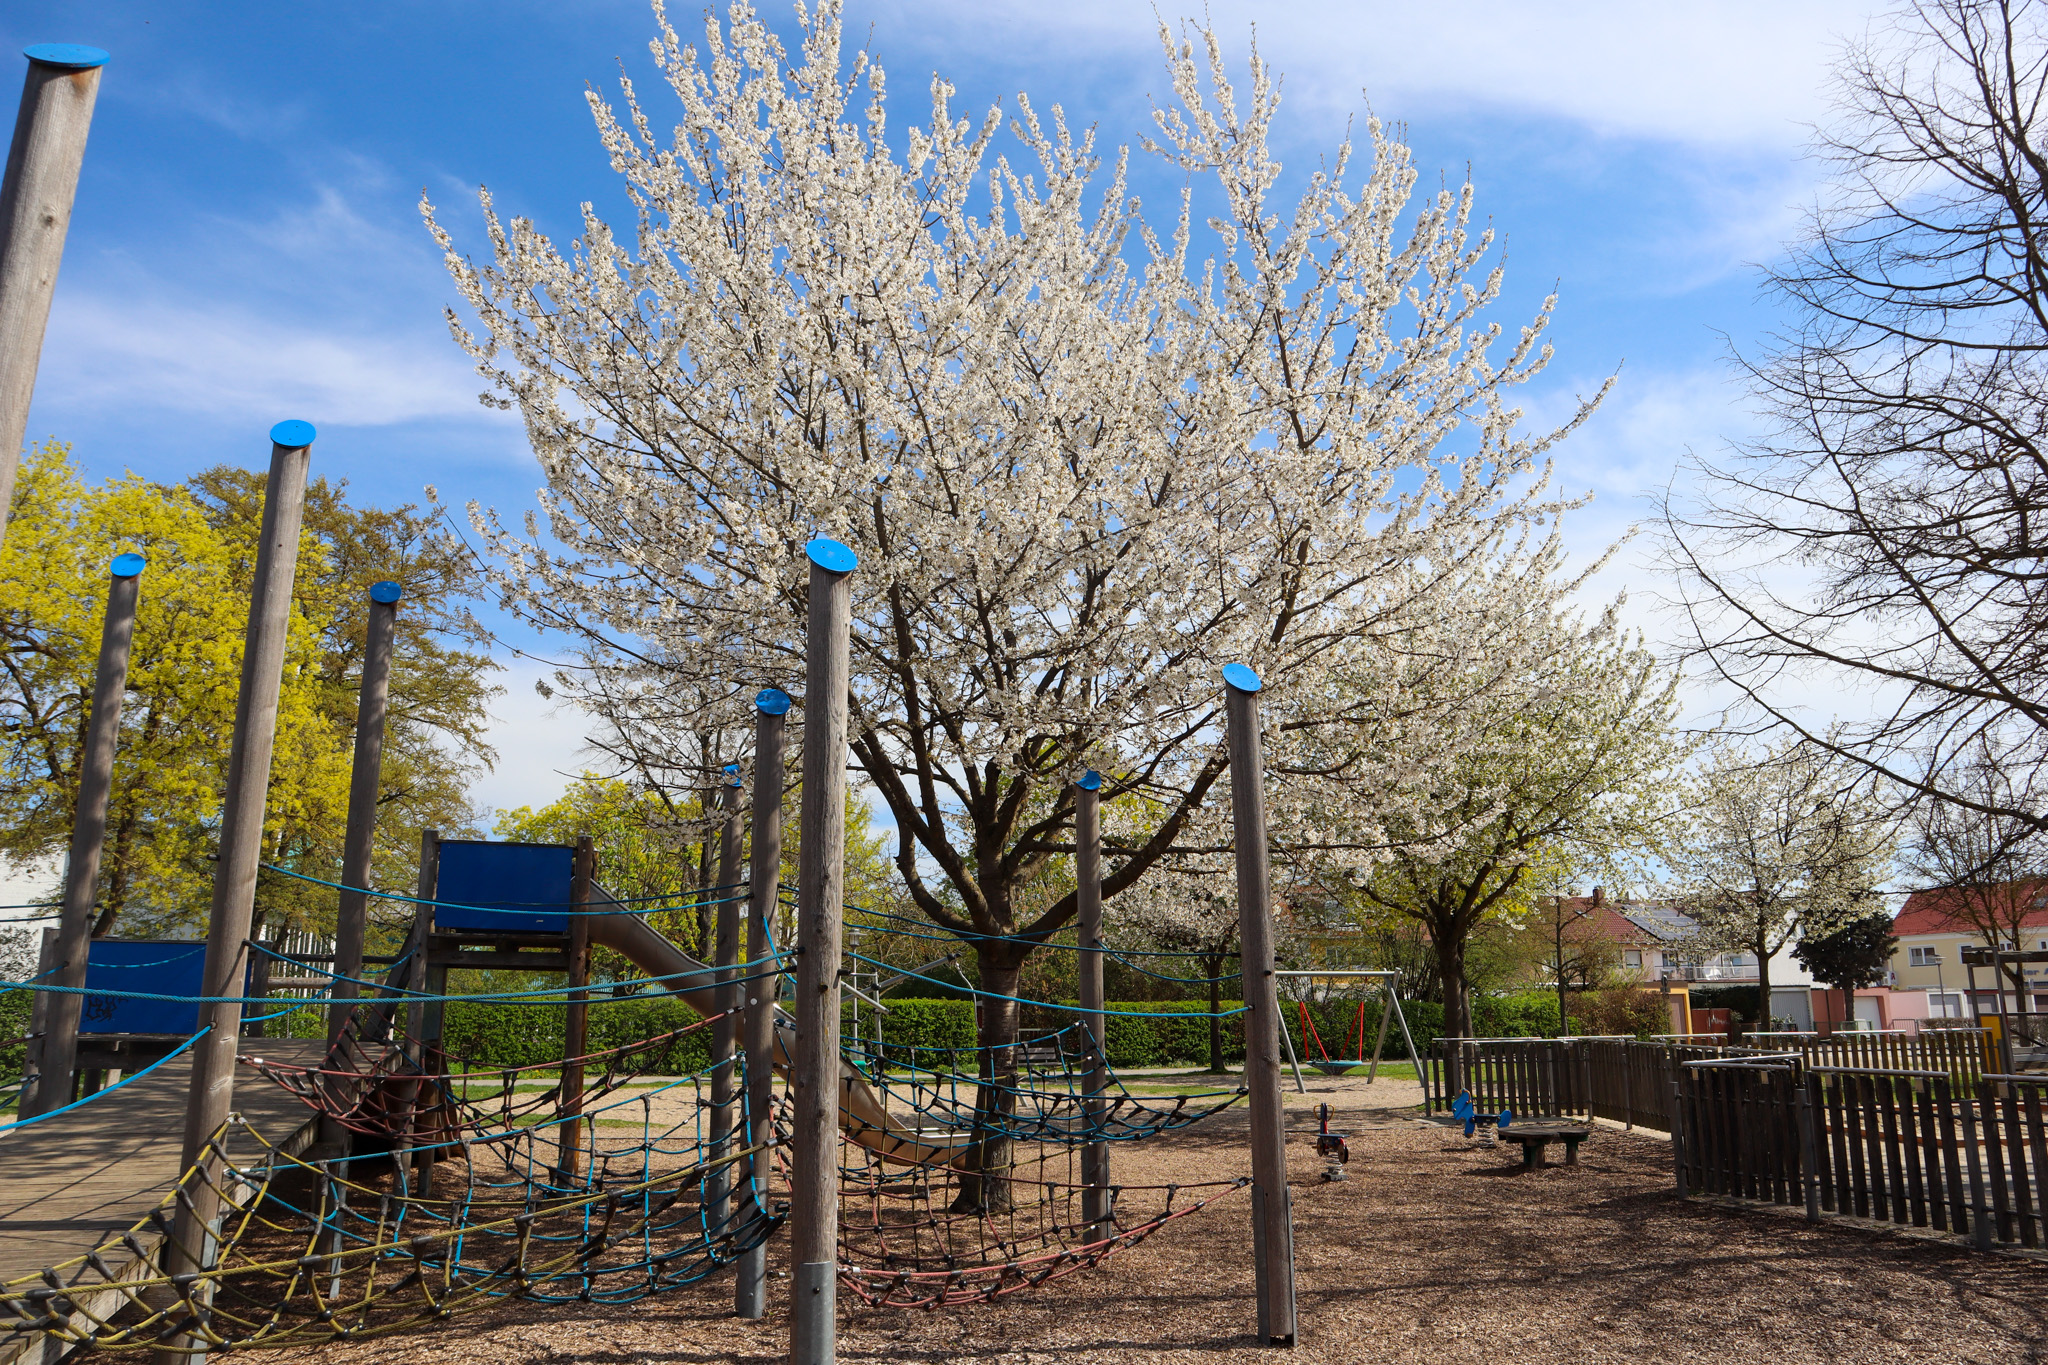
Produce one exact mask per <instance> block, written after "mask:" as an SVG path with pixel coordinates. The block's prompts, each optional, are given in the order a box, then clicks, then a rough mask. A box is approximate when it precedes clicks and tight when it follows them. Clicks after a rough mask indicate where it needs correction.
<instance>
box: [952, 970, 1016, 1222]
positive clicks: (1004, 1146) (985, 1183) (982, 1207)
mask: <svg viewBox="0 0 2048 1365" xmlns="http://www.w3.org/2000/svg"><path fill="white" fill-rule="evenodd" d="M1002 946H1003V945H1001V944H1000V943H997V942H992V941H990V940H987V939H984V940H982V941H981V942H980V943H979V944H978V945H977V946H976V949H975V961H976V965H977V966H978V967H979V968H980V976H981V989H982V990H983V991H985V992H987V995H985V996H983V997H982V1000H981V1030H980V1037H979V1038H977V1039H976V1041H977V1042H978V1043H979V1044H980V1045H981V1047H980V1051H979V1052H978V1053H977V1054H976V1055H977V1056H978V1057H979V1059H980V1064H979V1067H978V1074H979V1077H980V1082H981V1083H980V1084H979V1085H978V1086H977V1087H976V1089H975V1097H974V1143H973V1145H972V1146H971V1147H970V1148H969V1149H968V1156H967V1162H966V1165H965V1166H964V1167H963V1168H962V1170H961V1172H960V1193H959V1194H958V1196H956V1197H955V1198H954V1200H953V1204H952V1212H954V1213H976V1212H979V1213H1005V1212H1008V1211H1009V1209H1010V1207H1011V1204H1012V1199H1011V1181H1010V1175H1011V1171H1012V1169H1013V1168H1014V1167H1015V1165H1016V1153H1015V1143H1014V1142H1012V1140H1011V1139H1010V1136H1009V1124H1008V1122H1007V1119H1008V1117H1009V1116H1010V1115H1011V1114H1014V1113H1015V1112H1016V1110H1017V1024H1018V1017H1017V1001H1016V1000H1015V998H1014V997H1015V996H1016V994H1017V978H1018V974H1019V969H1020V968H1021V967H1022V965H1023V964H1022V963H1021V962H1015V961H1011V960H1009V957H1008V955H1007V954H1004V955H1003V956H1001V957H997V956H996V954H995V953H994V952H991V951H990V950H991V949H998V950H999V949H1000V948H1001V947H1002ZM990 997H1000V998H990Z"/></svg>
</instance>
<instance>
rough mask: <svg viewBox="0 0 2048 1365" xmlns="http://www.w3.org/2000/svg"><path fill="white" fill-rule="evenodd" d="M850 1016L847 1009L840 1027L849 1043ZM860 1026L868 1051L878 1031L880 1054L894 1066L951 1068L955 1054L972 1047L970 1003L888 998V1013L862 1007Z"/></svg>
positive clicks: (851, 1025)
mask: <svg viewBox="0 0 2048 1365" xmlns="http://www.w3.org/2000/svg"><path fill="white" fill-rule="evenodd" d="M851 1013H852V1012H851V1010H850V1009H849V1010H848V1011H847V1014H846V1016H845V1017H844V1019H843V1022H842V1023H841V1025H840V1028H841V1036H842V1037H843V1038H845V1039H846V1040H847V1041H849V1042H851V1041H852V1039H853V1036H854V1034H853V1021H852V1017H851ZM860 1024H861V1036H862V1038H863V1039H865V1040H866V1041H867V1043H868V1046H869V1048H870V1049H872V1047H873V1045H874V1040H875V1037H876V1034H877V1030H878V1029H879V1031H880V1037H881V1052H882V1055H883V1056H884V1057H885V1058H887V1059H888V1060H889V1062H890V1063H891V1064H893V1065H896V1066H904V1065H911V1064H915V1065H917V1066H922V1067H930V1068H932V1069H934V1070H945V1069H951V1068H952V1067H953V1065H954V1056H953V1053H954V1051H955V1050H956V1049H960V1048H971V1047H973V1046H974V1002H973V1001H972V1000H897V999H891V1000H890V1001H889V1012H888V1013H887V1014H877V1013H876V1012H875V1011H874V1010H873V1009H872V1008H870V1007H868V1006H862V1007H861V1011H860Z"/></svg>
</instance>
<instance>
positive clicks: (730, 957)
mask: <svg viewBox="0 0 2048 1365" xmlns="http://www.w3.org/2000/svg"><path fill="white" fill-rule="evenodd" d="M725 771H726V773H727V775H728V777H727V781H726V785H725V786H724V787H723V788H721V789H720V791H719V802H720V805H721V806H722V808H723V809H724V811H725V823H724V825H723V827H722V828H721V829H720V830H719V840H718V886H719V901H718V957H717V960H716V961H715V962H714V963H713V965H714V966H716V967H717V968H718V982H719V984H718V997H717V998H718V1009H719V1017H718V1019H717V1020H715V1021H714V1022H713V1023H712V1025H711V1057H712V1061H713V1063H714V1065H713V1067H712V1071H711V1134H710V1136H711V1148H710V1153H709V1154H710V1156H711V1157H712V1158H713V1159H714V1160H715V1159H717V1158H719V1157H722V1156H724V1155H726V1154H727V1153H728V1152H730V1151H731V1150H732V1131H733V1128H734V1127H735V1126H736V1125H735V1124H734V1122H733V1120H734V1119H735V1118H736V1117H737V1113H736V1111H737V1109H738V1108H739V1104H738V1101H739V1087H738V1085H737V1084H735V1082H736V1081H737V1079H738V1077H737V1074H736V1072H735V1070H734V1067H733V1057H732V1051H733V1040H734V1038H735V1037H736V1036H737V1035H738V1033H739V1015H738V1013H737V1011H738V1009H739V1007H740V1001H741V995H740V988H739V987H738V986H737V985H735V984H733V983H734V982H735V981H736V980H737V979H738V977H739V970H738V964H739V960H740V902H739V895H738V891H737V886H738V883H739V879H740V777H739V773H740V770H739V768H738V767H737V766H733V767H728V768H727V769H726V770H725ZM704 1183H705V1190H704V1196H705V1204H706V1206H707V1207H708V1209H709V1211H710V1215H711V1235H712V1236H713V1237H719V1236H723V1235H726V1234H728V1233H730V1232H731V1231H732V1227H733V1223H732V1195H731V1191H732V1168H731V1167H729V1166H719V1167H717V1168H715V1169H713V1170H712V1171H710V1172H708V1173H707V1174H706V1176H705V1182H704Z"/></svg>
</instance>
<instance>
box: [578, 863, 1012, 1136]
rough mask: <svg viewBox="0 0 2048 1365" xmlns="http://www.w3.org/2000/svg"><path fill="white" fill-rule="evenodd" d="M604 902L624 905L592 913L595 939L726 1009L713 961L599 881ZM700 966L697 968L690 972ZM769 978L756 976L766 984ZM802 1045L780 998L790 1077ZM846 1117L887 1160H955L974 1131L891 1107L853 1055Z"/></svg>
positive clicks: (699, 1002) (699, 1006)
mask: <svg viewBox="0 0 2048 1365" xmlns="http://www.w3.org/2000/svg"><path fill="white" fill-rule="evenodd" d="M597 894H598V897H599V904H609V905H611V906H612V907H614V909H615V910H617V911H620V912H624V913H614V914H608V915H606V914H598V915H592V916H591V917H590V941H591V942H592V943H599V944H603V945H604V946H605V947H607V948H610V949H612V950H613V951H614V952H616V953H618V954H620V955H621V956H623V957H624V958H625V959H626V960H627V961H629V962H631V963H632V964H633V965H634V966H636V967H638V968H640V970H642V971H644V972H646V973H647V974H648V975H649V976H652V977H667V978H668V979H669V981H670V982H671V983H675V982H677V981H681V982H683V983H686V984H680V985H677V984H671V985H670V986H669V989H670V990H671V991H672V992H673V993H674V994H676V995H679V996H681V997H682V998H683V1000H684V1002H685V1003H686V1004H688V1005H689V1006H690V1008H691V1009H694V1010H696V1011H697V1013H699V1014H702V1015H707V1016H708V1015H712V1014H716V1013H717V1012H718V1008H719V1006H718V1000H717V996H716V992H715V990H714V988H713V986H712V978H711V976H710V974H709V969H707V968H706V967H705V965H704V964H703V963H701V962H699V961H698V960H697V959H696V958H694V957H691V956H690V955H689V954H688V953H686V952H684V951H683V950H682V949H681V948H678V947H677V946H676V945H675V944H674V943H672V942H670V941H669V939H668V938H667V936H665V935H664V934H662V933H661V931H660V930H658V929H656V928H654V927H653V926H652V925H650V924H648V923H647V921H646V920H644V919H642V918H641V917H640V916H639V915H638V914H634V913H631V912H630V911H628V910H627V907H625V906H623V905H621V904H620V903H619V901H618V900H617V898H615V897H614V896H613V895H612V894H611V893H610V892H608V891H605V890H603V889H602V888H598V889H597ZM686 973H697V975H686ZM765 984H766V983H765V982H750V983H749V984H748V989H750V990H753V991H758V990H760V989H761V988H762V987H763V985H765ZM795 1048H796V1022H795V1020H793V1019H791V1018H790V1017H789V1015H788V1013H787V1012H785V1011H784V1010H783V1009H782V1008H781V1007H780V1006H777V1007H776V1010H775V1069H776V1071H778V1072H779V1073H781V1075H782V1076H783V1078H784V1079H785V1080H786V1079H788V1077H789V1074H790V1060H791V1058H792V1057H793V1056H794V1054H795ZM839 1125H840V1127H841V1128H843V1129H844V1130H845V1132H846V1136H847V1138H848V1140H850V1141H852V1142H857V1143H859V1144H860V1145H861V1146H863V1147H865V1148H867V1149H868V1150H869V1151H871V1152H873V1153H875V1154H876V1155H877V1156H879V1157H881V1158H882V1159H883V1160H885V1161H895V1162H900V1163H902V1164H904V1165H916V1166H933V1165H937V1166H950V1165H957V1164H959V1163H960V1162H962V1161H964V1160H966V1158H967V1155H968V1147H969V1145H970V1144H971V1143H972V1141H973V1137H972V1134H970V1133H967V1132H962V1131H960V1130H958V1129H954V1128H917V1127H913V1126H910V1125H908V1124H906V1123H904V1122H903V1120H901V1119H899V1118H896V1117H895V1116H893V1115H892V1114H890V1113H889V1111H888V1108H887V1107H886V1106H885V1105H884V1104H883V1103H882V1100H881V1097H880V1096H878V1095H876V1094H875V1091H874V1088H873V1087H872V1086H870V1085H869V1084H868V1082H867V1078H866V1077H865V1076H863V1075H861V1073H860V1070H859V1068H857V1067H855V1066H854V1065H853V1063H851V1062H849V1061H847V1060H846V1059H845V1058H843V1057H842V1058H840V1061H839Z"/></svg>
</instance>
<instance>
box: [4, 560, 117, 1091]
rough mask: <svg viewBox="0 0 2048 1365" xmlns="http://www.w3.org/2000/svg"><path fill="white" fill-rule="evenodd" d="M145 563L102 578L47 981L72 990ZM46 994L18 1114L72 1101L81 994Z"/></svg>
mask: <svg viewBox="0 0 2048 1365" xmlns="http://www.w3.org/2000/svg"><path fill="white" fill-rule="evenodd" d="M146 562H147V561H145V560H144V559H143V557H142V556H141V555H137V554H123V555H116V556H115V557H114V562H113V563H112V564H111V565H109V566H108V571H109V573H110V574H111V575H112V577H111V581H110V582H109V583H108V585H107V620H106V625H105V627H104V628H103V629H102V630H101V631H100V661H99V670H98V672H97V673H96V674H95V675H94V677H93V686H92V713H91V715H90V717H89V718H88V719H87V722H86V730H85V753H84V756H83V757H82V758H81V760H80V762H79V770H78V811H77V814H76V815H75V816H74V817H73V819H72V822H71V861H70V864H69V866H68V867H67V868H66V869H65V872H64V900H63V902H62V905H61V908H60V909H59V910H58V912H57V963H58V964H59V965H58V967H57V976H56V980H55V981H54V982H53V983H52V984H54V985H58V986H66V987H69V988H71V990H77V989H78V988H80V987H83V986H84V985H85V963H86V955H87V953H88V951H89V943H90V940H91V938H92V918H93V915H92V908H93V907H92V903H93V898H94V895H95V894H96V893H97V892H98V890H99V882H100V853H101V850H102V849H103V848H104V847H105V845H106V839H107V802H108V800H109V798H110V797H111V796H112V794H113V790H114V752H115V750H116V749H117V748H119V747H120V739H121V699H122V698H123V696H125V695H126V693H127V691H128V648H129V646H130V645H131V644H132V643H133V642H134V639H135V599H136V595H137V593H138V591H139V590H140V583H141V576H142V569H143V566H144V564H145V563H146ZM49 1000H50V1003H49V1007H48V1013H47V1018H48V1032H47V1034H46V1036H45V1037H44V1039H43V1052H42V1067H41V1071H40V1074H39V1076H38V1079H37V1081H36V1085H35V1089H34V1091H33V1092H31V1091H29V1090H28V1089H26V1088H24V1089H23V1092H22V1096H21V1110H20V1113H21V1116H22V1117H23V1118H33V1117H35V1116H36V1115H37V1114H42V1113H47V1112H48V1111H50V1110H52V1109H59V1108H62V1107H63V1106H64V1105H67V1104H69V1103H71V1092H72V1088H73V1086H74V1084H75V1082H76V1077H77V1072H78V1021H79V1016H80V1013H81V1011H83V1010H84V1008H85V997H84V996H82V995H73V994H70V993H69V992H68V991H67V992H64V993H53V994H51V995H50V997H49Z"/></svg>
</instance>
